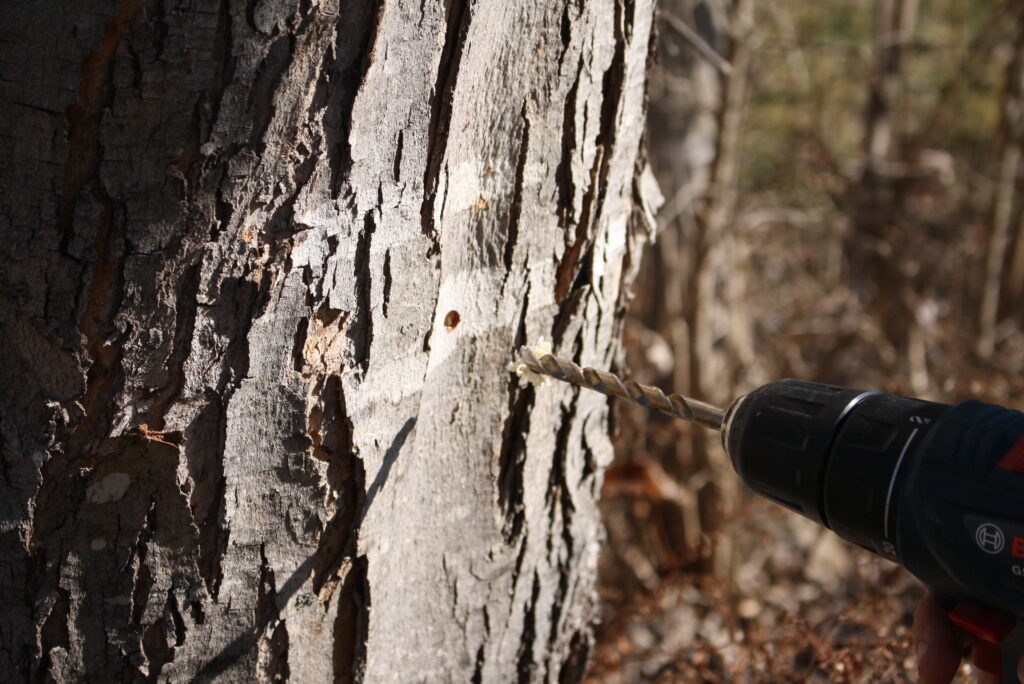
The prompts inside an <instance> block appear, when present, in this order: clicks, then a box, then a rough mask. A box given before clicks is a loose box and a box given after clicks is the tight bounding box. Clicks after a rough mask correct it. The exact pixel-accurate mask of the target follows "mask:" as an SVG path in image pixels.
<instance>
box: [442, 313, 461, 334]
mask: <svg viewBox="0 0 1024 684" xmlns="http://www.w3.org/2000/svg"><path fill="white" fill-rule="evenodd" d="M460 320H461V319H460V318H459V312H458V311H455V310H454V309H453V310H451V311H449V312H448V315H447V316H445V317H444V329H445V330H447V331H448V332H451V331H452V330H455V328H456V326H458V324H459V321H460Z"/></svg>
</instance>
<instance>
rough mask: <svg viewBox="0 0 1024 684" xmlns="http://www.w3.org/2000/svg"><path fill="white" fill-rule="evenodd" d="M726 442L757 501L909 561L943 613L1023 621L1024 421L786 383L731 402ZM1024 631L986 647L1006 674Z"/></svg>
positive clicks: (981, 408)
mask: <svg viewBox="0 0 1024 684" xmlns="http://www.w3.org/2000/svg"><path fill="white" fill-rule="evenodd" d="M722 439H723V443H724V444H725V447H726V450H727V451H728V453H729V456H730V458H731V460H732V463H733V466H734V467H735V468H736V471H737V472H738V473H739V475H740V477H741V478H742V479H743V480H744V481H745V482H746V483H747V484H748V485H749V486H750V487H751V488H752V489H753V490H754V491H757V492H758V493H760V494H763V495H765V496H767V497H769V498H771V499H773V500H775V501H777V502H779V503H781V504H783V505H785V506H787V507H789V508H791V509H793V510H795V511H797V512H799V513H801V514H803V515H805V516H807V517H808V518H810V519H812V520H814V521H816V522H819V523H821V524H823V525H825V526H827V527H829V528H830V529H832V530H833V531H835V532H836V533H837V534H838V535H839V536H841V537H843V538H844V539H846V540H848V541H850V542H853V543H855V544H857V545H859V546H862V547H864V548H866V549H868V550H869V551H872V552H874V553H876V554H878V555H880V556H883V557H885V558H888V559H890V560H893V561H895V562H898V563H901V564H902V565H903V566H904V567H906V568H907V570H909V571H910V572H911V573H912V574H913V575H915V576H916V577H918V578H919V579H920V580H921V581H922V582H924V583H925V584H926V585H927V586H928V587H930V588H931V589H932V590H933V591H934V592H935V594H936V595H937V596H939V597H940V600H941V601H942V602H943V603H944V604H945V605H946V607H947V608H948V609H950V610H954V609H955V607H956V606H958V605H961V604H966V605H967V606H968V607H970V606H982V607H984V608H986V609H990V610H991V611H992V612H993V613H998V614H1000V615H1003V616H1006V619H1007V620H1009V621H1011V624H1012V625H1013V626H1016V627H1019V626H1020V625H1021V624H1022V621H1024V414H1022V413H1020V412H1018V411H1014V410H1011V409H1007V408H1004V407H1001V406H992V405H988V404H983V403H981V402H978V401H968V402H965V403H963V404H960V405H958V406H956V407H952V406H947V405H945V404H938V403H934V402H927V401H921V400H918V399H911V398H907V397H900V396H896V395H891V394H879V393H874V392H863V391H860V390H852V389H847V388H841V387H832V386H828V385H821V384H817V383H811V382H804V381H799V380H781V381H778V382H774V383H770V384H768V385H765V386H763V387H761V388H759V389H757V390H755V391H754V392H751V393H750V394H748V395H747V396H745V397H742V398H740V399H738V400H737V401H736V402H734V404H733V405H732V406H731V407H730V408H729V411H728V414H727V416H726V421H725V429H724V430H723V433H722ZM990 622H991V621H990ZM996 622H997V623H998V620H996ZM997 627H998V625H997ZM982 631H985V630H984V629H983V630H982ZM994 631H996V632H999V631H1000V630H999V629H995V630H994ZM1022 634H1024V630H1022V629H1015V630H1014V631H1013V635H1014V636H1013V638H1012V639H1010V638H1007V640H1006V641H1003V639H1004V636H1005V635H1004V634H1001V633H999V634H995V635H992V636H991V637H990V638H989V641H991V642H993V644H995V645H998V644H999V643H1000V641H1003V643H1002V646H1003V658H1004V662H1005V663H1006V664H1007V665H1008V664H1009V663H1010V662H1015V658H1016V656H1017V655H1019V654H1020V648H1019V645H1018V644H1017V642H1018V641H1020V640H1022V637H1021V635H1022ZM1011 641H1013V642H1014V643H1013V644H1012V645H1011ZM976 650H977V649H976ZM1008 651H1009V652H1008ZM976 662H977V657H976ZM979 665H980V663H979ZM989 665H991V664H989ZM989 669H991V667H990V668H989ZM1015 669H1016V668H1015V667H1014V668H1012V669H1009V671H1008V667H1006V666H1004V667H1003V668H1002V670H1003V672H1004V673H1005V681H1016V678H1015V676H1014V674H1013V673H1014V671H1015Z"/></svg>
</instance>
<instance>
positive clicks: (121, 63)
mask: <svg viewBox="0 0 1024 684" xmlns="http://www.w3.org/2000/svg"><path fill="white" fill-rule="evenodd" d="M3 12H4V21H3V27H2V28H0V146H2V149H3V150H4V153H3V155H2V157H0V231H2V236H3V240H0V250H2V256H0V353H2V356H0V358H2V359H3V361H4V363H3V366H2V368H0V411H2V416H0V449H2V455H3V458H2V461H0V463H2V475H3V477H2V480H0V511H2V518H0V519H2V527H0V586H2V587H3V588H4V589H3V591H2V592H0V679H2V680H3V681H15V680H24V679H32V680H45V679H56V680H58V681H68V680H83V681H104V682H106V681H115V680H124V681H135V680H170V681H186V680H196V681H207V680H210V679H212V678H214V677H218V678H221V679H222V680H224V681H250V680H252V679H253V678H257V679H289V678H290V679H292V680H295V681H302V682H305V681H313V682H315V681H326V680H330V679H332V678H333V679H335V680H342V681H345V680H353V679H356V680H360V679H362V680H365V681H397V682H409V681H444V680H450V681H467V680H471V679H476V680H477V681H507V680H511V679H520V680H556V679H560V678H561V679H566V680H571V679H576V678H579V676H580V674H581V671H582V668H583V667H584V665H585V662H586V657H587V652H588V648H589V645H590V641H591V637H590V628H591V625H592V622H593V619H594V616H595V598H594V587H593V584H594V579H595V572H596V561H597V553H598V547H599V544H600V541H601V538H602V531H601V526H600V519H599V515H598V512H597V509H596V506H595V498H596V496H597V493H598V491H599V488H600V484H601V478H602V470H603V468H604V466H606V465H607V464H608V462H609V461H610V459H611V447H610V443H609V440H608V437H607V414H608V407H607V403H606V401H605V400H604V398H603V397H602V396H601V395H598V394H596V393H588V394H580V393H579V392H576V391H573V390H572V389H570V388H568V387H564V386H552V387H546V388H543V389H537V390H534V389H533V388H530V387H523V386H520V384H519V383H518V382H517V381H516V380H515V379H514V378H512V377H511V376H510V375H509V374H508V372H507V371H506V370H505V365H506V363H507V362H508V361H509V360H511V358H512V355H513V351H514V350H515V348H516V347H517V346H518V345H520V344H522V343H524V342H527V341H529V342H533V341H536V340H538V339H540V338H542V337H546V338H548V339H549V340H553V343H554V347H555V349H556V351H558V353H560V354H563V355H565V356H568V357H574V358H576V359H577V360H580V361H582V362H584V363H587V364H591V365H594V366H614V365H615V361H616V359H617V356H618V351H617V349H618V337H619V334H620V331H621V326H622V315H623V310H624V306H625V303H626V301H627V299H628V295H627V290H628V287H629V285H630V283H631V281H632V278H633V275H634V273H635V271H636V269H637V267H638V258H639V253H640V252H639V248H640V246H641V244H642V242H643V241H644V240H645V239H646V238H647V236H648V232H649V231H650V230H652V228H651V227H650V223H649V220H647V219H649V217H650V212H651V211H652V206H651V203H652V200H651V199H649V198H648V197H645V196H644V189H645V188H649V187H650V183H647V182H644V181H645V179H646V178H647V176H646V175H645V173H644V172H643V169H644V165H643V156H642V131H643V124H644V116H645V89H646V83H647V68H648V60H649V56H650V53H651V50H650V48H651V45H652V18H653V13H654V9H653V1H652V0H595V1H594V2H589V3H574V2H560V1H559V0H543V1H538V2H533V1H531V2H470V3H466V5H465V6H463V5H462V4H458V3H450V2H449V3H445V4H443V5H442V4H438V3H420V2H419V1H418V0H417V1H416V2H411V1H408V0H387V1H385V2H379V3H377V2H370V1H367V0H352V1H348V2H340V1H339V0H294V1H292V0H255V1H252V2H248V3H246V2H242V1H241V0H224V1H223V2H217V1H215V0H195V1H194V2H190V3H182V2H174V1H172V0H123V2H120V3H119V2H114V1H112V0H81V1H74V2H73V1H72V0H61V1H53V2H34V3H14V2H7V3H5V7H4V10H3Z"/></svg>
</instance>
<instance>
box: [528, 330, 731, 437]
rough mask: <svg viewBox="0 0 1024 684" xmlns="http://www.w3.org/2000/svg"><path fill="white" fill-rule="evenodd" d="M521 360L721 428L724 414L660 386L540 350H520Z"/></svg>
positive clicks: (534, 368)
mask: <svg viewBox="0 0 1024 684" xmlns="http://www.w3.org/2000/svg"><path fill="white" fill-rule="evenodd" d="M519 357H520V359H521V360H522V365H523V366H525V367H526V368H527V369H528V370H530V371H532V372H534V373H537V374H540V375H545V376H548V377H552V378H555V379H556V380H561V381H562V382H568V383H569V384H572V385H578V386H580V387H585V388H587V389H592V390H595V391H597V392H601V393H602V394H607V395H608V396H612V397H618V398H619V399H625V400H627V401H631V402H633V403H634V404H637V405H638V406H643V407H644V408H646V409H652V408H653V409H656V410H658V411H661V412H662V413H665V414H668V415H670V416H672V417H673V418H681V419H683V420H688V421H691V422H693V423H700V424H701V425H704V426H705V427H709V428H711V429H713V430H721V429H722V421H723V419H724V417H725V411H723V410H722V409H720V408H718V407H717V406H712V405H711V404H707V403H705V402H703V401H699V400H697V399H691V398H690V397H684V396H682V395H680V394H669V395H666V394H665V393H664V392H662V391H661V390H660V389H658V388H657V387H651V386H650V385H641V384H640V383H638V382H636V381H634V380H622V379H621V378H619V377H618V376H617V375H615V374H614V373H609V372H607V371H599V370H595V369H593V368H580V367H579V366H577V365H576V364H575V363H572V362H571V361H566V360H565V359H559V358H557V357H555V356H552V355H551V354H548V353H546V352H544V351H543V350H541V349H536V350H535V349H531V348H530V347H521V348H520V349H519Z"/></svg>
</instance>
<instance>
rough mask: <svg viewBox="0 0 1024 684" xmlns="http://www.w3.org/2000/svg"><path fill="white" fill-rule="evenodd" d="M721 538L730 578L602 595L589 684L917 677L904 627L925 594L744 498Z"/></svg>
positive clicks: (786, 515)
mask: <svg viewBox="0 0 1024 684" xmlns="http://www.w3.org/2000/svg"><path fill="white" fill-rule="evenodd" d="M717 534H718V535H722V536H728V537H730V538H731V539H732V542H733V545H734V548H735V555H734V558H735V560H734V566H733V569H732V572H731V573H730V574H731V576H732V578H733V579H732V580H731V581H729V580H727V579H726V578H723V577H721V576H717V575H715V574H713V573H711V572H700V571H697V572H693V571H682V570H681V571H674V572H670V573H668V574H666V575H665V576H663V577H660V578H658V581H657V582H656V583H654V584H653V585H652V586H650V588H642V589H635V590H632V591H629V592H624V591H622V590H621V589H620V588H618V586H617V585H613V584H611V583H605V584H603V585H602V586H601V587H600V592H601V596H602V599H603V604H604V615H603V622H602V624H601V625H600V627H599V629H598V635H597V647H596V652H595V654H594V657H593V661H592V662H593V664H592V667H591V671H590V674H589V677H588V681H591V682H640V681H657V682H868V681H870V682H905V681H916V680H917V677H916V667H915V662H914V659H913V643H912V639H911V636H910V625H911V621H912V618H913V612H914V608H915V606H916V603H917V601H918V600H919V599H920V598H921V596H922V595H923V590H922V588H921V586H920V585H919V584H918V583H917V582H916V581H915V580H914V579H913V578H912V577H910V576H909V575H908V574H907V573H906V572H905V571H903V570H902V569H901V568H899V567H898V566H896V565H895V564H893V563H890V562H887V561H885V560H882V559H880V558H877V557H875V556H873V555H872V554H869V553H868V552H866V551H863V550H861V549H859V548H855V547H852V546H850V545H849V544H846V543H845V542H843V541H841V540H839V538H838V537H836V535H834V534H833V533H831V532H829V531H827V530H824V529H823V528H820V527H819V526H818V525H816V524H815V523H813V522H811V521H808V520H805V519H803V518H801V517H799V516H797V515H796V514H792V513H790V512H788V511H786V510H784V509H782V508H781V507H779V506H776V505H775V504H772V503H770V502H767V501H763V500H761V499H755V498H753V497H752V496H749V495H748V496H746V497H744V502H743V504H742V505H741V507H740V508H739V509H738V511H737V513H736V515H734V516H733V517H732V518H731V519H729V520H727V521H725V522H724V523H723V525H722V527H721V528H720V529H719V530H718V532H717ZM623 552H625V553H626V555H627V556H628V555H629V551H628V550H625V549H615V550H611V549H610V550H609V551H608V552H607V553H606V556H613V555H620V554H622V553H623ZM605 562H606V563H609V562H612V561H611V560H610V558H606V559H605ZM968 673H969V669H968V668H967V667H965V668H964V670H963V673H962V676H963V678H962V681H969V679H968V676H967V675H968Z"/></svg>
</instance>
